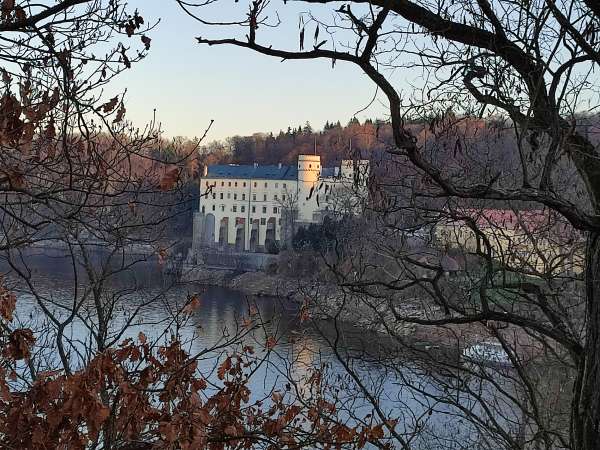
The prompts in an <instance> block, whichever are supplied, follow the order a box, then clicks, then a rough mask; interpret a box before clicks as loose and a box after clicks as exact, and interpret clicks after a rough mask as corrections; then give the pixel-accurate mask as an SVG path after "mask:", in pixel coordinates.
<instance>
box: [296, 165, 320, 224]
mask: <svg viewBox="0 0 600 450" xmlns="http://www.w3.org/2000/svg"><path fill="white" fill-rule="evenodd" d="M320 175H321V157H320V156H319V155H298V220H299V221H300V222H312V220H313V212H314V211H315V210H316V209H317V192H316V191H317V188H318V181H319V177H320Z"/></svg>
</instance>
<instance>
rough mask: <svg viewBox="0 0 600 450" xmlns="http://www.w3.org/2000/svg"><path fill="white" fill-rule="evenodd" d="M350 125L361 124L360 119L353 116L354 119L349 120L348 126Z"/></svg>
mask: <svg viewBox="0 0 600 450" xmlns="http://www.w3.org/2000/svg"><path fill="white" fill-rule="evenodd" d="M350 125H360V121H359V120H358V119H357V118H356V117H353V118H352V119H350V121H349V122H348V126H350Z"/></svg>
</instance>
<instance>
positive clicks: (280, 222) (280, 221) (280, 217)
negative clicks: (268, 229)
mask: <svg viewBox="0 0 600 450" xmlns="http://www.w3.org/2000/svg"><path fill="white" fill-rule="evenodd" d="M279 225H281V217H280V218H279Z"/></svg>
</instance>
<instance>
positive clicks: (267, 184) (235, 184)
mask: <svg viewBox="0 0 600 450" xmlns="http://www.w3.org/2000/svg"><path fill="white" fill-rule="evenodd" d="M231 184H232V182H231V181H228V182H227V186H228V187H232V186H231ZM215 186H216V184H215ZM281 186H282V187H283V189H285V188H286V187H287V185H286V183H282V184H281ZM206 187H209V184H208V180H207V181H206ZM221 187H225V181H221ZM233 187H238V182H237V181H234V182H233ZM242 187H246V182H245V181H244V182H242ZM254 187H255V188H257V187H258V182H257V181H255V182H254ZM268 187H269V183H267V182H266V181H265V189H267V188H268ZM275 189H279V183H275Z"/></svg>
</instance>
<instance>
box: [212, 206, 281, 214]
mask: <svg viewBox="0 0 600 450" xmlns="http://www.w3.org/2000/svg"><path fill="white" fill-rule="evenodd" d="M212 210H213V211H216V205H212ZM237 211H238V207H237V205H233V206H232V207H231V212H237ZM202 212H203V213H205V212H206V206H202ZM221 212H225V205H221ZM240 212H246V205H241V206H240ZM252 212H253V213H255V212H256V206H253V207H252ZM262 213H263V214H267V207H266V206H263V207H262ZM273 214H279V208H278V207H277V206H274V207H273Z"/></svg>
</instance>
